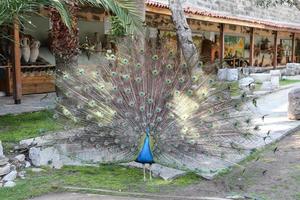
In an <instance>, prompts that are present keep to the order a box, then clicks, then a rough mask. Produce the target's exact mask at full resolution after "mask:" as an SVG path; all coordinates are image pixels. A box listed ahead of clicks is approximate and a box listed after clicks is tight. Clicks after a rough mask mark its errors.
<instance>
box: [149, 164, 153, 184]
mask: <svg viewBox="0 0 300 200" xmlns="http://www.w3.org/2000/svg"><path fill="white" fill-rule="evenodd" d="M149 175H150V181H152V171H151V164H150V165H149Z"/></svg>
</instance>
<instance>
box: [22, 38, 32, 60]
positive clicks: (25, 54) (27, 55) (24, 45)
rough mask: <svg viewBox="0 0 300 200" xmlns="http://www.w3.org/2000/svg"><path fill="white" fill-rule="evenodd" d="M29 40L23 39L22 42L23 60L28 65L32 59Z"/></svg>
mask: <svg viewBox="0 0 300 200" xmlns="http://www.w3.org/2000/svg"><path fill="white" fill-rule="evenodd" d="M29 43H30V42H29V38H27V37H26V38H23V39H22V40H21V45H22V48H21V53H22V58H23V60H24V61H25V62H26V63H28V61H29V59H30V46H29Z"/></svg>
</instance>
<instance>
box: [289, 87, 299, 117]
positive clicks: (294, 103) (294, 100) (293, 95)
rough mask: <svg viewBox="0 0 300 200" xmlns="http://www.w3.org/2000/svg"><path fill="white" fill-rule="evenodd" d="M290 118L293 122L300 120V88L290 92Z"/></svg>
mask: <svg viewBox="0 0 300 200" xmlns="http://www.w3.org/2000/svg"><path fill="white" fill-rule="evenodd" d="M288 96H289V108H288V117H289V119H292V120H300V88H296V89H293V90H292V91H290V92H289V95H288Z"/></svg>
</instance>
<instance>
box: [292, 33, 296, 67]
mask: <svg viewBox="0 0 300 200" xmlns="http://www.w3.org/2000/svg"><path fill="white" fill-rule="evenodd" d="M295 39H296V34H295V33H292V62H293V63H294V62H296V40H295Z"/></svg>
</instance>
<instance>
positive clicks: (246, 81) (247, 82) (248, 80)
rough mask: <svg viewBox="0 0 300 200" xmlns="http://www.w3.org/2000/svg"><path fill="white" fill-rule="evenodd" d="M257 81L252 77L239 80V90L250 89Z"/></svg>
mask: <svg viewBox="0 0 300 200" xmlns="http://www.w3.org/2000/svg"><path fill="white" fill-rule="evenodd" d="M254 83H255V80H254V79H253V78H251V77H246V78H242V79H241V80H239V88H240V89H244V88H245V87H249V85H251V84H254Z"/></svg>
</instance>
